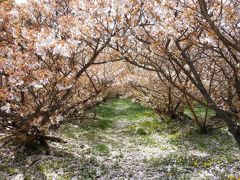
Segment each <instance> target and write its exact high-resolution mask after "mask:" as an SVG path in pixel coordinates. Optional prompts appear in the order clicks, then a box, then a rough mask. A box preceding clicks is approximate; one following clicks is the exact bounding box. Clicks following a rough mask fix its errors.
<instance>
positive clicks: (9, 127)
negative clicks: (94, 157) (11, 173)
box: [0, 0, 127, 153]
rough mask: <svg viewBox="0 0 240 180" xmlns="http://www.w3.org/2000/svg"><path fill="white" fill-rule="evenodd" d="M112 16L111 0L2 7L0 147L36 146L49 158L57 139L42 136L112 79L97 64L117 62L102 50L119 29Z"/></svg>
mask: <svg viewBox="0 0 240 180" xmlns="http://www.w3.org/2000/svg"><path fill="white" fill-rule="evenodd" d="M4 3H5V2H4ZM10 7H11V8H10ZM9 8H10V9H9ZM125 10H126V11H127V8H126V9H125ZM118 11H119V10H118V9H117V7H116V5H114V4H112V2H111V1H102V2H101V3H96V2H94V1H87V0H86V1H85V0H83V1H68V0H61V1H41V2H40V1H26V2H25V3H21V4H16V3H14V2H10V3H9V2H8V4H6V5H5V4H4V5H3V6H1V18H0V20H1V21H0V23H1V24H0V25H1V29H2V30H3V33H1V36H0V37H1V46H0V48H1V49H0V53H1V61H0V68H1V69H0V73H1V82H0V83H1V84H0V86H1V101H0V119H1V128H0V129H1V131H2V132H5V133H7V134H8V135H9V136H7V137H5V138H4V140H5V141H6V142H11V140H16V141H19V142H24V143H27V144H29V143H30V144H40V145H42V146H43V147H44V148H45V149H46V152H47V153H49V147H48V144H47V142H46V141H47V140H55V141H59V139H58V138H53V137H49V136H47V134H48V131H49V129H50V128H51V127H52V126H53V125H55V124H58V123H59V121H62V120H63V118H64V115H68V114H71V112H73V109H74V108H76V107H81V106H86V104H91V101H96V99H98V96H101V92H102V91H103V90H104V89H105V88H106V87H108V86H109V84H111V83H112V81H113V78H114V75H113V74H112V75H111V77H112V79H111V78H109V76H108V75H106V73H113V71H112V72H110V71H109V70H106V68H107V67H105V68H104V67H100V68H99V66H101V64H105V63H107V62H110V61H112V62H114V61H118V59H115V57H114V56H113V55H112V54H114V53H112V52H111V49H109V48H108V45H109V43H110V42H111V41H112V39H113V38H114V37H117V36H119V35H118V34H119V33H122V31H124V30H123V29H122V28H121V27H120V26H119V24H121V21H122V19H121V18H119V15H118ZM93 66H94V67H93ZM117 73H118V72H117V71H116V70H115V74H117ZM100 99H101V98H100Z"/></svg>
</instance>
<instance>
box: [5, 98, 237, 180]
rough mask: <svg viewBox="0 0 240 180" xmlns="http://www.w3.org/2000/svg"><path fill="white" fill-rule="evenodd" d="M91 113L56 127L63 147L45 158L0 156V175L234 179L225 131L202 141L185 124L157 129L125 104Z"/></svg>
mask: <svg viewBox="0 0 240 180" xmlns="http://www.w3.org/2000/svg"><path fill="white" fill-rule="evenodd" d="M96 112H97V114H98V119H97V120H95V121H92V120H88V121H85V122H82V123H80V124H78V123H76V124H66V125H65V126H64V127H62V128H61V129H60V130H59V132H58V134H59V135H60V136H62V137H63V138H64V139H65V140H66V141H67V142H68V143H67V144H57V143H52V144H51V147H52V148H53V153H52V155H51V156H43V155H32V156H28V157H26V158H25V159H24V160H22V159H21V158H20V159H19V160H18V158H16V156H15V158H14V161H11V159H10V158H6V157H4V155H3V153H2V157H4V160H3V161H2V162H1V164H0V175H1V176H2V177H7V178H9V179H24V178H25V179H31V177H35V178H36V179H73V180H75V179H76V180H77V179H84V180H85V179H102V180H105V179H111V180H112V179H139V180H143V179H194V180H195V179H237V178H238V177H239V178H240V153H239V150H238V149H237V146H236V144H235V142H234V140H233V139H232V137H231V136H230V135H229V134H228V133H227V131H226V130H221V131H220V130H219V131H217V132H215V133H213V134H211V135H203V134H198V133H196V131H195V129H194V127H193V126H192V125H191V124H188V123H189V122H171V121H167V120H166V122H165V123H163V122H161V121H160V120H159V118H158V117H157V116H156V114H155V113H154V111H153V110H151V109H148V108H145V107H143V106H141V105H139V104H137V103H133V102H131V101H130V100H128V99H127V100H113V101H111V102H108V103H105V104H102V105H100V106H98V107H97V108H96ZM187 124H188V125H187ZM186 125H187V126H186ZM9 162H11V163H9ZM28 166H29V167H28ZM1 176H0V179H3V178H1Z"/></svg>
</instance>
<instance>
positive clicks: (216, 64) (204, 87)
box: [119, 0, 240, 144]
mask: <svg viewBox="0 0 240 180" xmlns="http://www.w3.org/2000/svg"><path fill="white" fill-rule="evenodd" d="M238 12H239V3H238V2H237V1H232V2H228V1H218V0H215V1H204V0H199V1H154V3H152V2H151V3H150V2H147V1H145V2H144V3H143V4H142V8H141V9H140V10H139V12H138V15H137V16H138V21H136V22H135V24H134V25H133V26H132V28H131V32H129V34H128V36H129V38H128V42H127V43H125V44H124V45H122V46H120V45H119V46H120V47H121V48H119V53H120V54H121V55H122V56H123V57H124V58H125V60H127V61H128V62H130V63H131V64H135V65H136V66H138V67H141V68H144V69H146V70H150V71H155V72H156V73H157V74H158V76H159V78H160V79H162V78H163V79H165V80H167V81H168V82H169V83H171V84H172V85H173V86H174V87H175V88H177V89H178V90H179V91H180V92H181V93H183V94H184V95H185V96H187V97H188V98H190V99H191V101H195V102H197V103H198V104H202V105H204V106H205V107H208V108H211V109H213V110H214V111H215V112H216V114H217V116H218V117H221V118H222V119H224V121H225V122H226V124H227V126H228V128H229V131H230V132H231V133H232V135H233V136H234V137H235V139H236V141H237V142H238V144H240V131H239V102H240V101H239V93H238V92H239V47H238V44H239V43H238V42H239V38H238V37H239V13H238ZM169 69H170V70H169ZM176 76H177V79H175V77H176Z"/></svg>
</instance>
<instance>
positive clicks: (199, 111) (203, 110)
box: [184, 105, 215, 119]
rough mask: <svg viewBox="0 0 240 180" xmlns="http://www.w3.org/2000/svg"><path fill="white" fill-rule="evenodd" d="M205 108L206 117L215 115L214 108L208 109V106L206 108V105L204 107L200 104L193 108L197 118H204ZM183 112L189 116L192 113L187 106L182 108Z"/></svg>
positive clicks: (191, 115)
mask: <svg viewBox="0 0 240 180" xmlns="http://www.w3.org/2000/svg"><path fill="white" fill-rule="evenodd" d="M206 110H207V118H208V119H209V118H211V117H212V116H214V115H215V112H214V110H212V109H209V108H206V107H204V106H202V105H196V106H195V108H194V112H195V113H196V115H197V116H198V117H199V118H202V119H204V118H205V115H206ZM184 113H185V114H186V115H188V116H189V117H191V118H193V114H192V112H191V111H190V109H189V108H187V107H186V108H185V109H184Z"/></svg>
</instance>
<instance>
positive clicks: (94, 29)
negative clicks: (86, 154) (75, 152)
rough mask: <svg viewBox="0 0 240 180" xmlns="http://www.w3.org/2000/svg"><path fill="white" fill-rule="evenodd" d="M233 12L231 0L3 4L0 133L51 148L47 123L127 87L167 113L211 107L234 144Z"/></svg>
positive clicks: (236, 65) (236, 31) (238, 51)
mask: <svg viewBox="0 0 240 180" xmlns="http://www.w3.org/2000/svg"><path fill="white" fill-rule="evenodd" d="M239 11H240V3H239V2H238V1H237V0H232V1H225V0H194V1H192V0H179V1H174V0H173V1H171V0H170V1H158V0H153V1H144V0H120V1H116V2H114V1H110V0H101V1H89V0H81V1H77V0H58V1H49V0H42V1H27V2H24V3H22V4H16V3H15V2H14V1H3V2H1V6H0V30H1V34H0V88H1V89H0V97H1V99H0V120H1V122H0V131H1V132H3V133H5V134H7V135H8V136H6V137H5V138H4V141H5V142H6V143H7V142H11V141H12V140H13V139H15V140H17V141H19V142H23V143H27V144H29V143H30V144H41V145H42V146H44V147H45V148H46V150H47V152H48V151H49V148H48V145H47V142H46V141H47V140H55V141H59V139H58V138H55V137H51V136H49V130H50V129H52V128H54V127H57V126H58V124H59V123H61V122H62V121H63V120H64V121H65V120H66V119H67V118H68V117H72V116H79V115H81V114H82V113H83V112H84V110H86V109H88V108H89V107H92V106H94V105H95V104H96V103H98V102H101V101H102V100H104V99H106V98H107V97H108V96H109V95H110V94H117V93H131V95H132V96H134V97H136V98H138V99H139V100H140V101H141V102H143V103H147V104H148V105H150V106H152V107H154V108H155V109H156V111H157V112H159V113H160V114H166V115H168V116H170V117H171V118H173V119H176V118H178V117H179V116H181V115H182V113H183V109H184V107H186V106H188V107H189V109H190V110H192V112H193V113H194V110H193V109H194V107H193V105H194V104H196V103H197V104H201V105H203V106H205V107H207V108H210V109H212V110H214V111H215V112H216V115H217V116H218V117H221V119H222V120H223V121H224V122H225V123H226V125H227V127H228V128H229V132H230V133H231V134H232V135H233V136H234V138H235V139H236V141H237V142H238V144H240V126H239V121H240V120H239V118H240V116H239V111H240V74H239V73H240V72H239V71H240V59H239V56H240V46H239V44H240V43H239V42H240V13H239ZM129 88H130V89H131V91H129V90H130V89H129ZM206 114H207V113H206ZM206 118H207V117H206ZM206 118H205V120H204V121H203V124H202V122H200V120H199V119H198V118H197V115H195V118H194V119H195V120H196V122H197V123H198V125H200V127H202V129H204V128H206ZM205 130H206V129H205Z"/></svg>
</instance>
